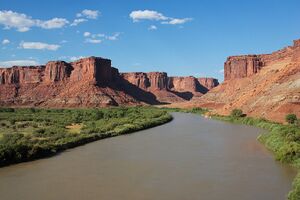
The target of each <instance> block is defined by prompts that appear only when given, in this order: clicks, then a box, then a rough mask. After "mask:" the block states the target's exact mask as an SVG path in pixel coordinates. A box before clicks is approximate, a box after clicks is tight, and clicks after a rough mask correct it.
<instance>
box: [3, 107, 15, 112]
mask: <svg viewBox="0 0 300 200" xmlns="http://www.w3.org/2000/svg"><path fill="white" fill-rule="evenodd" d="M0 112H15V109H13V108H0Z"/></svg>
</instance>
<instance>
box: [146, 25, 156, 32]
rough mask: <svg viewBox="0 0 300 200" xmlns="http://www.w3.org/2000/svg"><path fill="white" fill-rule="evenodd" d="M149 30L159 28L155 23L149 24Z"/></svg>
mask: <svg viewBox="0 0 300 200" xmlns="http://www.w3.org/2000/svg"><path fill="white" fill-rule="evenodd" d="M148 30H152V31H153V30H157V27H156V26H155V25H151V26H149V28H148Z"/></svg>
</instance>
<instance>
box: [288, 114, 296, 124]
mask: <svg viewBox="0 0 300 200" xmlns="http://www.w3.org/2000/svg"><path fill="white" fill-rule="evenodd" d="M285 121H286V122H287V123H289V124H295V123H296V122H297V116H296V115H295V114H288V115H286V116H285Z"/></svg>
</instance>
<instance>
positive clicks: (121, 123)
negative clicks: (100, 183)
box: [0, 107, 172, 166]
mask: <svg viewBox="0 0 300 200" xmlns="http://www.w3.org/2000/svg"><path fill="white" fill-rule="evenodd" d="M170 120H172V116H171V115H170V114H169V113H168V112H167V111H164V110H160V109H158V108H153V107H128V108H123V107H119V108H103V109H34V108H18V109H16V108H15V109H13V108H0V166H4V165H8V164H12V163H18V162H23V161H28V160H33V159H37V158H41V157H46V156H49V155H53V154H55V153H57V152H59V151H62V150H65V149H68V148H72V147H75V146H78V145H82V144H85V143H88V142H91V141H95V140H99V139H103V138H107V137H113V136H117V135H121V134H126V133H131V132H134V131H137V130H142V129H146V128H150V127H154V126H157V125H160V124H163V123H166V122H168V121H170Z"/></svg>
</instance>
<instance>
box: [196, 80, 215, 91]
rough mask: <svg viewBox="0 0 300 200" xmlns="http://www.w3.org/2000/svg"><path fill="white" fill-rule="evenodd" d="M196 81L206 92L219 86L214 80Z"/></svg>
mask: <svg viewBox="0 0 300 200" xmlns="http://www.w3.org/2000/svg"><path fill="white" fill-rule="evenodd" d="M198 81H199V83H200V84H201V85H202V86H204V87H205V88H206V89H207V90H211V89H213V88H214V87H217V86H218V85H219V81H218V79H215V78H198Z"/></svg>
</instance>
